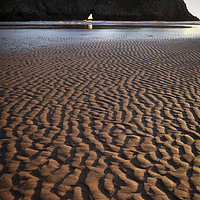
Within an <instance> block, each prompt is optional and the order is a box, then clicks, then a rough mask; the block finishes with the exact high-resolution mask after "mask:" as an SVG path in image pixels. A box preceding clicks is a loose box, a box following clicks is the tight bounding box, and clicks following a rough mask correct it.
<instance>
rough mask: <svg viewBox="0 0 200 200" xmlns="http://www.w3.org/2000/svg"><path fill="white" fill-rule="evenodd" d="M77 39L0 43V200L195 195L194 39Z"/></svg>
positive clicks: (198, 91) (199, 171)
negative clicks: (1, 48)
mask: <svg viewBox="0 0 200 200" xmlns="http://www.w3.org/2000/svg"><path fill="white" fill-rule="evenodd" d="M72 35H73V33H72ZM24 37H25V38H26V36H24ZM80 38H84V35H83V36H81V35H79V36H78V37H70V38H67V39H65V40H64V39H62V40H56V41H55V40H52V38H46V39H45V37H40V38H36V40H35V41H38V43H39V44H40V45H38V46H37V45H36V47H37V48H36V47H34V48H31V47H30V48H27V49H20V44H21V45H23V44H24V43H26V44H29V42H28V41H29V40H30V41H31V38H28V37H27V38H26V40H25V39H24V43H23V44H22V43H20V42H18V43H17V40H16V43H15V44H13V46H12V45H11V46H9V45H10V44H9V42H7V43H6V42H4V43H5V44H4V46H5V45H6V44H7V45H8V47H9V48H8V47H6V48H7V49H10V50H8V51H6V50H5V51H1V73H0V75H1V76H0V84H1V88H0V89H1V97H0V98H1V119H0V128H1V129H0V130H1V135H0V137H1V140H0V148H1V157H0V163H1V164H0V170H1V171H0V199H2V200H9V199H27V200H29V199H35V200H39V199H45V200H49V199H52V200H57V199H74V200H81V199H85V200H88V199H95V200H96V199H99V200H102V199H113V200H114V199H122V200H125V199H136V200H140V199H147V200H148V199H159V200H160V199H172V200H176V199H194V200H198V199H200V48H199V47H200V39H199V38H192V37H191V38H189V37H188V38H169V37H168V36H166V38H163V37H162V38H157V39H156V38H153V35H148V36H147V38H146V39H137V38H135V39H134V38H132V39H131V38H130V37H126V36H124V35H123V34H121V35H118V36H117V37H113V38H112V37H111V36H110V37H109V38H107V37H103V36H102V35H101V32H100V34H99V37H98V38H93V39H91V38H89V37H85V38H84V39H80ZM1 39H3V40H6V36H5V38H1ZM18 39H19V38H18ZM17 44H18V46H16V45H17ZM29 45H30V44H29ZM27 46H28V45H27ZM33 46H34V45H33ZM6 48H5V49H6ZM17 49H20V51H18V50H17Z"/></svg>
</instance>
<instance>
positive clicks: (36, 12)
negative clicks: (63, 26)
mask: <svg viewBox="0 0 200 200" xmlns="http://www.w3.org/2000/svg"><path fill="white" fill-rule="evenodd" d="M1 1H2V3H1V7H0V21H13V20H15V21H16V20H23V21H27V20H80V19H87V17H88V16H89V14H91V13H92V14H93V17H94V19H96V20H168V21H184V20H198V19H197V18H196V17H194V16H192V15H191V14H190V13H189V12H188V10H187V8H186V5H185V3H184V1H183V0H34V1H33V0H1Z"/></svg>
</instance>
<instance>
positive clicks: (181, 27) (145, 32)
mask: <svg viewBox="0 0 200 200" xmlns="http://www.w3.org/2000/svg"><path fill="white" fill-rule="evenodd" d="M194 37H195V38H196V37H200V22H120V21H117V22H116V21H115V22H112V21H110V22H109V21H67V22H0V51H1V52H5V51H18V50H25V49H32V48H35V47H36V48H38V47H41V46H46V45H55V44H56V45H57V44H59V43H62V42H63V41H65V42H67V43H68V42H71V41H73V43H74V42H84V41H85V40H87V41H88V40H92V41H94V40H95V41H100V40H102V39H103V40H118V39H120V40H121V39H125V40H135V39H142V40H144V39H147V40H152V39H169V38H171V39H173V38H174V39H176V38H194Z"/></svg>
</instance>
